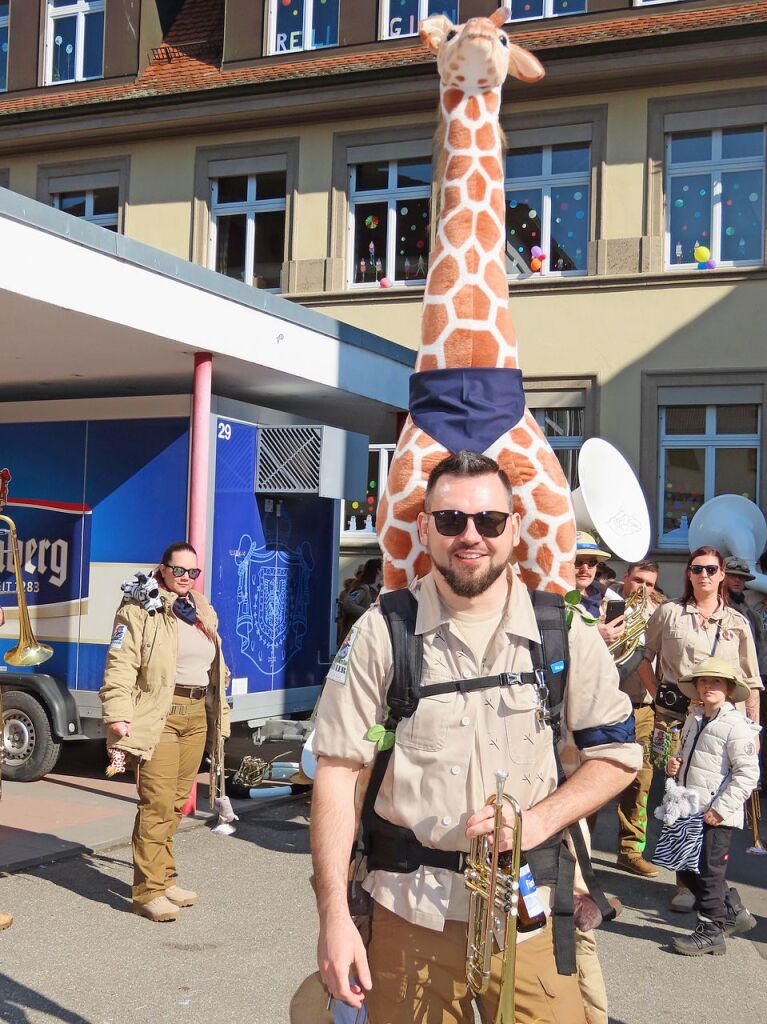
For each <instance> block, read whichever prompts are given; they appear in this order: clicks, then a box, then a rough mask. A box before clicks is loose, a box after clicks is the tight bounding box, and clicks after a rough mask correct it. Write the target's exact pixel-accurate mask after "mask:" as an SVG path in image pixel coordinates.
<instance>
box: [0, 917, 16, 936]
mask: <svg viewBox="0 0 767 1024" xmlns="http://www.w3.org/2000/svg"><path fill="white" fill-rule="evenodd" d="M12 924H13V918H12V917H11V915H10V914H0V932H4V931H5V929H6V928H10V927H11V925H12Z"/></svg>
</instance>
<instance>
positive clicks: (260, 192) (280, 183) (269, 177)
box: [256, 171, 287, 200]
mask: <svg viewBox="0 0 767 1024" xmlns="http://www.w3.org/2000/svg"><path fill="white" fill-rule="evenodd" d="M286 181H287V175H286V173H285V171H268V172H264V173H263V174H257V175H256V199H257V200H258V199H284V198H285V192H286Z"/></svg>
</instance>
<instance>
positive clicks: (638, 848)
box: [618, 704, 655, 857]
mask: <svg viewBox="0 0 767 1024" xmlns="http://www.w3.org/2000/svg"><path fill="white" fill-rule="evenodd" d="M634 722H635V724H636V741H637V743H641V744H642V750H643V755H642V767H641V768H640V769H639V771H638V772H637V777H636V778H635V779H634V781H633V782H632V783H630V784H629V785H628V786H626V788H625V789H624V790H623V792H622V793H621V795H620V799H619V801H618V853H622V854H624V855H627V856H629V857H636V855H637V854H641V853H644V848H645V846H646V844H647V798H648V796H649V794H650V786H651V785H652V762H651V761H650V745H651V743H652V733H653V728H654V726H655V711H654V709H653V707H652V704H645V705H644V706H643V707H641V708H634Z"/></svg>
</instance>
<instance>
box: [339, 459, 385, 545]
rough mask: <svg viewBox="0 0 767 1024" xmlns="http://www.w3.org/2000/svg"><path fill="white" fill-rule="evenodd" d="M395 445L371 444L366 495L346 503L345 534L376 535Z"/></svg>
mask: <svg viewBox="0 0 767 1024" xmlns="http://www.w3.org/2000/svg"><path fill="white" fill-rule="evenodd" d="M394 448H395V446H394V445H393V444H371V446H370V452H369V455H368V481H367V488H366V489H365V493H364V495H360V496H359V497H358V498H353V499H352V500H351V501H345V502H344V515H343V526H342V529H343V531H344V532H345V533H347V534H348V533H352V534H353V533H368V534H375V528H376V511H377V509H378V501H379V499H380V496H381V494H382V493H383V491H384V488H385V487H386V479H387V477H388V475H389V459H390V458H391V456H392V453H393V452H394Z"/></svg>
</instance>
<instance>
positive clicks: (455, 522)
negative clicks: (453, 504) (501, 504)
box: [426, 508, 511, 537]
mask: <svg viewBox="0 0 767 1024" xmlns="http://www.w3.org/2000/svg"><path fill="white" fill-rule="evenodd" d="M426 514H427V515H428V516H431V517H432V519H433V520H434V526H435V527H436V530H437V533H440V534H442V536H443V537H460V535H461V534H462V533H463V532H464V530H465V529H466V527H467V526H468V525H469V520H470V519H471V521H472V522H473V523H474V529H475V530H476V531H477V533H478V534H479V535H480V537H500V536H501V534H502V533H503V531H504V530H505V529H506V520H507V519H508V518H509V516H510V515H511V513H510V512H459V511H458V509H451V508H445V509H440V510H439V512H427V513H426Z"/></svg>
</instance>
